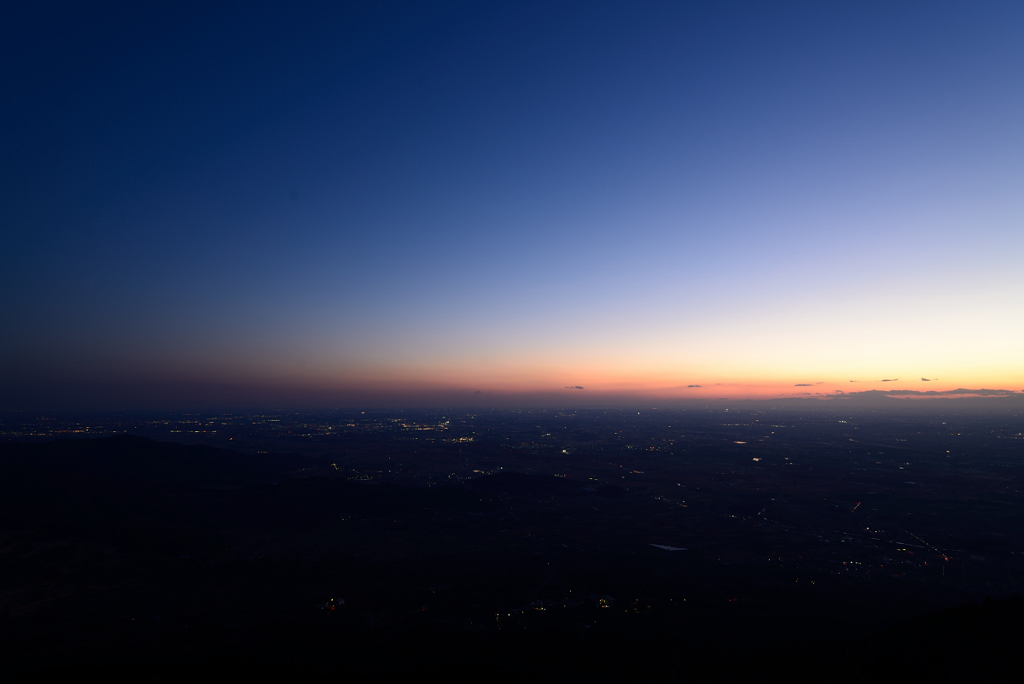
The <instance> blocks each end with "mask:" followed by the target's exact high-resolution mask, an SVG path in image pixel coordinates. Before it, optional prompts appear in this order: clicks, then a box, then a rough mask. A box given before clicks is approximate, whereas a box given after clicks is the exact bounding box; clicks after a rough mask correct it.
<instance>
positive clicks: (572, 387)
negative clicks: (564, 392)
mask: <svg viewBox="0 0 1024 684" xmlns="http://www.w3.org/2000/svg"><path fill="white" fill-rule="evenodd" d="M565 389H583V387H582V386H581V385H572V386H569V385H566V386H565Z"/></svg>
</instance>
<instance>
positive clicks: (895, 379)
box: [882, 378, 899, 382]
mask: <svg viewBox="0 0 1024 684" xmlns="http://www.w3.org/2000/svg"><path fill="white" fill-rule="evenodd" d="M897 380H899V378H882V382H896V381H897Z"/></svg>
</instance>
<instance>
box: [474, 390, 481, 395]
mask: <svg viewBox="0 0 1024 684" xmlns="http://www.w3.org/2000/svg"><path fill="white" fill-rule="evenodd" d="M473 394H483V393H482V392H481V391H480V390H477V391H476V392H473Z"/></svg>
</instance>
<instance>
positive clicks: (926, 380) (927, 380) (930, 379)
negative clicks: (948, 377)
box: [921, 378, 938, 382]
mask: <svg viewBox="0 0 1024 684" xmlns="http://www.w3.org/2000/svg"><path fill="white" fill-rule="evenodd" d="M932 380H938V378H921V382H931V381H932Z"/></svg>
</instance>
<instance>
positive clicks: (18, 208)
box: [0, 2, 1024, 406]
mask: <svg viewBox="0 0 1024 684" xmlns="http://www.w3.org/2000/svg"><path fill="white" fill-rule="evenodd" d="M0 26H2V29H0V31H2V35H0V50H2V53H0V56H2V64H3V66H2V74H3V81H2V88H3V93H4V96H3V107H2V109H0V117H2V126H0V207H2V208H0V212H2V213H0V221H2V224H0V231H2V234H0V295H2V304H0V307H2V310H0V313H2V316H3V320H4V331H3V338H2V340H0V353H2V360H0V379H2V380H3V382H4V384H5V385H6V386H7V388H8V389H7V391H6V392H5V397H4V401H5V402H6V403H7V404H8V405H10V406H16V405H17V404H18V402H19V401H21V399H20V397H26V396H30V395H31V396H33V397H36V399H46V398H48V397H52V398H53V399H54V401H56V400H57V397H61V396H65V397H71V396H74V397H76V398H75V399H73V400H71V399H67V401H73V402H79V403H83V404H91V403H92V402H93V401H94V400H96V401H98V399H96V398H97V397H99V396H101V395H103V391H101V389H100V388H101V387H103V386H107V385H111V384H114V385H118V386H120V387H122V388H123V387H131V388H134V389H133V390H132V392H133V393H130V396H131V397H133V399H132V401H136V400H138V401H144V400H149V399H152V398H153V397H154V396H156V394H158V393H159V392H163V391H166V390H165V389H158V388H160V387H164V388H165V387H166V385H167V384H168V383H170V384H172V385H175V386H179V387H186V386H189V387H200V386H203V387H205V386H206V385H209V384H214V385H219V386H222V387H235V388H236V390H237V388H238V387H256V386H258V387H260V388H262V389H260V390H259V391H258V392H257V391H256V390H252V392H255V393H256V394H259V396H260V397H262V398H263V399H265V400H267V401H272V400H273V397H274V391H275V389H274V388H278V390H280V391H281V392H284V391H285V388H288V392H290V394H287V396H289V397H292V398H294V397H301V396H302V389H301V388H304V387H305V388H315V389H316V392H318V393H319V394H317V396H318V397H320V398H321V399H322V398H323V397H324V396H327V395H329V394H330V392H331V391H332V390H333V389H337V390H338V392H339V397H343V398H344V397H351V396H358V395H359V392H362V391H370V390H371V389H372V390H373V391H382V392H383V391H386V392H391V393H392V394H393V396H396V397H400V396H401V395H402V392H403V391H406V390H410V388H414V389H417V391H420V390H424V388H426V389H429V388H431V387H448V388H457V389H458V388H461V389H465V390H474V389H476V388H480V389H482V390H484V391H490V392H498V393H501V392H511V391H544V390H546V389H549V388H550V389H552V390H554V389H557V388H560V387H562V386H563V385H567V384H570V385H575V384H579V383H583V384H586V385H588V387H599V388H601V389H603V390H606V391H609V392H613V391H616V389H617V388H618V389H622V390H623V391H625V390H626V389H629V390H630V391H632V390H636V389H637V388H640V389H643V388H647V387H657V388H660V389H659V391H662V390H665V388H671V387H675V386H685V385H686V384H688V383H691V382H693V383H697V382H700V383H704V384H712V381H714V382H718V381H722V382H729V383H733V384H735V385H736V386H738V387H742V386H750V387H775V386H776V385H778V386H787V387H788V386H791V385H792V384H794V383H798V382H801V383H802V382H819V381H825V382H840V381H841V382H846V381H847V379H848V377H849V378H861V377H863V378H864V379H867V378H875V377H876V376H877V377H879V378H880V377H888V376H890V375H891V376H893V377H896V376H899V375H906V374H910V375H913V376H914V377H915V380H916V378H917V377H918V376H921V375H929V374H930V375H936V376H939V377H947V378H949V382H950V383H952V385H951V386H960V385H963V384H965V383H968V384H969V383H970V382H972V381H977V382H983V381H984V382H987V383H989V384H991V383H999V382H1001V381H1005V382H1003V383H1002V384H1003V385H1005V384H1006V383H1014V382H1015V383H1018V384H1019V383H1022V382H1024V362H1022V361H1021V360H1020V355H1019V349H1020V348H1021V345H1022V344H1024V334H1022V332H1024V327H1022V326H1024V323H1021V322H1020V321H1021V320H1022V319H1024V317H1021V316H1014V315H1013V312H1014V311H1016V312H1017V313H1018V314H1019V313H1020V311H1021V310H1022V304H1024V302H1022V297H1024V294H1022V293H1024V276H1022V275H1021V272H1022V271H1024V269H1021V267H1020V264H1021V257H1022V256H1024V228H1022V226H1024V200H1022V194H1021V188H1022V187H1024V126H1022V125H1021V122H1022V121H1024V48H1022V44H1024V40H1022V39H1021V37H1022V36H1024V4H1021V3H1016V2H1006V3H984V2H982V3H978V2H972V3H966V2H964V3H941V2H920V3H910V2H881V3H863V2H851V3H806V4H776V5H774V6H772V5H771V4H770V3H625V2H620V3H596V2H585V3H551V2H543V3H532V4H531V3H522V2H516V3H507V4H498V3H408V4H402V3H386V2H385V3H350V4H346V5H344V6H342V7H340V8H339V7H334V6H332V5H325V6H318V5H316V4H305V5H301V6H298V7H296V6H293V4H292V3H288V4H285V3H264V4H262V5H258V4H256V3H239V4H234V5H232V4H227V3H222V4H219V6H218V7H217V8H213V9H211V8H210V7H207V6H206V5H205V4H187V3H181V2H176V3H165V4H162V5H160V4H150V5H147V6H146V7H145V8H140V7H138V6H136V5H125V6H116V5H103V4H98V5H96V6H93V7H83V6H74V7H70V8H69V7H64V6H62V5H60V4H50V5H36V6H33V7H30V8H27V9H15V10H13V11H12V10H11V9H5V10H3V14H2V15H0ZM1014 350H1017V351H1014ZM858 374H859V375H858ZM71 387H76V388H77V389H75V390H74V391H72V390H70V389H69V388H71ZM40 388H43V389H40ZM374 388H375V389H374ZM236 390H231V391H228V390H223V391H224V392H225V394H224V396H225V397H237V396H242V395H244V392H242V395H239V394H238V392H240V391H242V390H237V391H236ZM181 391H182V392H183V394H182V395H181V396H183V397H187V396H193V397H195V396H199V397H203V396H205V395H204V394H203V393H204V392H206V391H208V390H201V391H200V390H194V391H193V393H192V395H189V391H187V390H181ZM311 391H312V390H311ZM752 391H753V390H752ZM232 392H234V394H232ZM345 392H349V394H345ZM260 393H262V394H260ZM325 393H326V394H325ZM353 393H354V394H353ZM396 393H397V394H396ZM754 393H755V394H756V393H758V392H757V391H754ZM104 396H105V395H104ZM123 396H129V395H123ZM253 396H255V394H254V395H253ZM280 396H282V397H283V396H285V394H281V395H280ZM310 396H312V395H310ZM290 400H291V399H290ZM318 400H320V399H318ZM111 401H113V400H111ZM121 401H127V399H123V398H122V400H121ZM183 401H185V400H184V399H183ZM225 401H227V399H225ZM338 401H341V399H338Z"/></svg>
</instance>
